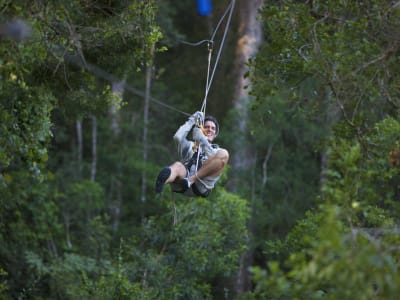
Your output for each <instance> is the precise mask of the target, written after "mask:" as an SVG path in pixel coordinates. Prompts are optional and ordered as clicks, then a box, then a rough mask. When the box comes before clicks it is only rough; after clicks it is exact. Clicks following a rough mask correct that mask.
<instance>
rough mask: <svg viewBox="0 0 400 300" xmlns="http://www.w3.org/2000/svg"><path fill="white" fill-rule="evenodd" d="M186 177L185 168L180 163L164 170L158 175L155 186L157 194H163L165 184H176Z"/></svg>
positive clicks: (175, 163)
mask: <svg viewBox="0 0 400 300" xmlns="http://www.w3.org/2000/svg"><path fill="white" fill-rule="evenodd" d="M185 177H186V168H185V166H184V165H183V164H182V163H181V162H179V161H177V162H174V163H173V164H172V165H170V166H169V167H165V168H164V169H162V170H161V172H160V173H159V174H158V176H157V180H156V186H155V189H156V193H161V191H162V190H163V188H164V185H165V184H167V183H171V182H174V181H175V180H179V179H183V178H185Z"/></svg>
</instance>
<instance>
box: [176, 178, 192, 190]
mask: <svg viewBox="0 0 400 300" xmlns="http://www.w3.org/2000/svg"><path fill="white" fill-rule="evenodd" d="M178 183H179V186H180V187H181V191H180V193H184V192H186V191H187V190H188V189H190V181H189V178H183V179H180V180H179V182H178Z"/></svg>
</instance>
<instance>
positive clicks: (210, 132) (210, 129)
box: [204, 116, 219, 142]
mask: <svg viewBox="0 0 400 300" xmlns="http://www.w3.org/2000/svg"><path fill="white" fill-rule="evenodd" d="M204 129H205V132H206V135H207V139H208V141H209V142H212V141H213V140H214V139H215V138H216V137H217V135H218V133H219V124H218V121H217V119H216V118H214V117H213V116H206V117H205V118H204Z"/></svg>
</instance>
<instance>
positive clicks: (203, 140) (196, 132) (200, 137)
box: [193, 126, 214, 156]
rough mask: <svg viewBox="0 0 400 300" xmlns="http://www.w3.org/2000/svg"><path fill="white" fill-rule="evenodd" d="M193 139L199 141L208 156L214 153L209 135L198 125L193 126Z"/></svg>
mask: <svg viewBox="0 0 400 300" xmlns="http://www.w3.org/2000/svg"><path fill="white" fill-rule="evenodd" d="M193 139H194V140H195V141H199V143H200V146H201V147H202V149H203V151H204V152H205V153H206V155H207V156H211V155H213V154H214V151H213V148H212V147H211V145H210V143H209V141H208V139H207V136H205V135H204V133H203V131H202V130H201V129H200V128H199V127H197V126H196V127H194V128H193Z"/></svg>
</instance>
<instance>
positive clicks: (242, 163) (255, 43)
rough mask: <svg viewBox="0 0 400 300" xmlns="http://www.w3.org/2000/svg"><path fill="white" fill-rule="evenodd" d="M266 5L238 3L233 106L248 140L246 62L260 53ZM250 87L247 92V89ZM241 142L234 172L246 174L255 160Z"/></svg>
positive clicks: (240, 131) (260, 0)
mask: <svg viewBox="0 0 400 300" xmlns="http://www.w3.org/2000/svg"><path fill="white" fill-rule="evenodd" d="M262 4H263V0H256V1H248V0H241V1H239V32H238V42H237V45H236V59H235V64H236V74H237V78H238V81H237V83H236V90H235V91H234V96H235V98H234V99H233V106H234V108H235V110H236V111H237V113H238V114H239V115H238V118H237V128H236V130H237V132H238V136H243V137H245V136H246V132H247V123H248V116H247V115H248V106H249V102H250V95H249V91H250V79H249V78H248V77H245V74H246V73H247V72H248V71H249V68H248V65H247V62H248V61H249V59H250V58H252V57H254V56H255V55H256V53H257V50H258V47H259V45H260V43H261V40H262V31H261V24H260V22H258V21H257V14H258V9H259V8H260V7H261V5H262ZM246 87H247V88H246ZM243 145H245V143H244V144H243V143H242V141H240V140H239V141H238V143H237V145H236V147H235V151H234V152H233V156H232V159H231V165H232V168H233V169H234V170H239V171H240V170H247V169H248V168H249V167H250V166H251V165H252V160H253V159H252V157H253V156H251V155H249V151H250V150H251V149H246V147H243Z"/></svg>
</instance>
